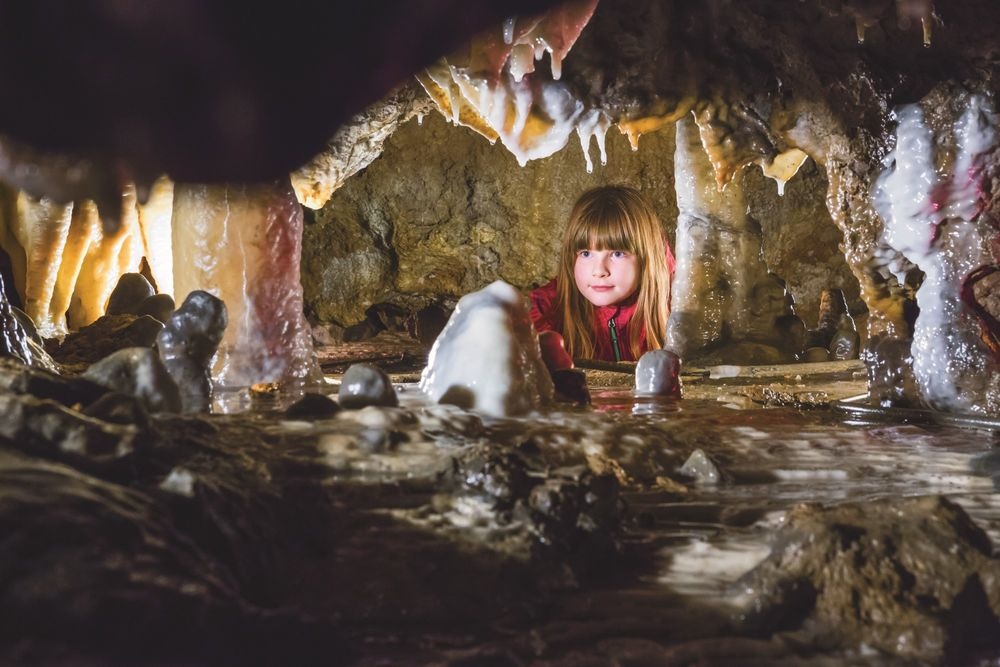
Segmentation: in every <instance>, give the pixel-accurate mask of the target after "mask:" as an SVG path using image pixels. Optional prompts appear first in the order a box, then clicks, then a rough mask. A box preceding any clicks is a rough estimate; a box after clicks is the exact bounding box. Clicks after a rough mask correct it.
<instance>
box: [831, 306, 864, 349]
mask: <svg viewBox="0 0 1000 667" xmlns="http://www.w3.org/2000/svg"><path fill="white" fill-rule="evenodd" d="M860 349H861V337H860V336H858V331H857V329H856V328H855V325H854V320H853V319H851V316H850V315H848V314H846V313H845V314H844V315H843V316H842V317H841V318H840V324H839V325H838V326H837V330H836V331H834V333H833V338H832V339H831V340H830V358H831V359H837V360H845V359H857V358H858V352H859V351H860Z"/></svg>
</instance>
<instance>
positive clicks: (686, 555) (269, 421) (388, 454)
mask: <svg viewBox="0 0 1000 667" xmlns="http://www.w3.org/2000/svg"><path fill="white" fill-rule="evenodd" d="M831 368H833V369H835V371H836V372H831V371H830V369H831ZM823 370H825V371H826V372H817V373H815V374H813V375H810V374H809V373H808V372H806V368H805V367H802V368H798V369H792V370H791V371H785V372H780V371H777V370H772V371H770V372H769V373H768V372H763V371H762V372H757V373H750V374H747V373H746V371H745V369H744V370H743V371H740V370H732V369H730V370H728V371H723V370H719V369H708V370H705V371H704V372H703V373H700V374H698V375H697V376H691V375H688V376H687V377H686V378H685V396H687V398H685V399H683V400H681V401H677V400H670V399H667V400H663V399H658V400H657V399H642V400H637V399H634V398H633V397H632V395H631V391H630V390H629V389H628V388H627V386H623V382H622V379H621V378H622V377H625V376H622V375H620V374H618V375H616V374H613V373H607V372H605V373H604V374H603V375H602V372H601V371H588V378H589V379H590V380H591V381H592V382H591V383H590V388H591V394H592V398H593V405H592V406H591V407H581V406H577V405H572V404H565V405H560V406H558V407H557V409H554V410H551V411H546V412H544V413H537V414H532V415H529V416H527V417H524V418H516V419H514V418H504V419H491V418H486V417H484V416H482V415H478V414H476V413H472V412H468V411H464V410H461V409H458V408H455V407H451V406H442V405H430V404H428V403H427V402H426V401H425V400H424V399H423V398H422V396H421V395H420V394H419V392H418V391H417V389H416V387H415V386H414V385H413V384H409V383H402V384H397V390H398V392H399V397H400V406H398V407H366V408H363V409H360V410H347V409H342V410H339V411H332V412H330V413H327V414H326V416H324V417H309V416H301V415H302V414H303V413H301V412H299V413H294V412H293V414H297V415H299V416H295V417H289V416H287V415H286V414H285V412H284V411H285V409H286V408H287V406H289V405H291V404H293V403H294V402H295V401H296V400H298V399H299V398H300V396H292V395H287V396H285V395H280V394H279V395H268V396H242V397H238V398H236V399H234V400H233V401H232V402H231V403H229V405H231V406H233V405H235V406H243V407H252V408H253V409H252V410H250V411H249V412H238V413H237V414H216V415H211V416H200V417H194V416H192V417H181V416H169V417H167V416H161V415H156V414H148V413H147V412H145V409H144V408H143V407H142V405H141V404H137V403H135V402H134V401H129V400H127V399H124V398H121V397H117V396H116V395H114V394H111V393H103V394H102V393H101V392H102V390H99V389H95V388H94V387H93V386H91V385H88V384H85V383H84V381H82V380H67V379H63V378H58V377H56V376H52V375H47V374H45V373H43V372H41V371H30V370H27V369H26V368H25V367H24V366H20V365H18V364H16V363H14V362H3V364H2V366H0V384H2V385H3V386H4V387H5V390H4V392H3V393H2V395H0V398H2V401H0V411H2V413H3V419H2V420H0V423H2V424H3V430H2V431H0V617H2V618H0V663H3V664H12V665H28V664H54V665H91V664H92V665H134V664H151V665H220V664H240V665H255V664H260V665H269V664H275V665H277V664H283V665H287V664H295V665H309V664H322V665H330V664H360V665H374V664H407V665H408V664H413V665H424V664H444V665H479V664H497V665H508V664H509V665H524V664H540V665H583V664H585V665H615V664H667V665H671V664H672V665H687V664H740V665H746V664H785V665H792V664H796V665H798V664H813V665H833V664H865V665H868V664H939V663H949V662H950V663H956V662H957V663H959V664H967V663H970V662H971V663H975V662H976V661H979V660H986V659H989V658H992V659H995V658H996V656H997V655H1000V650H998V648H997V646H996V643H995V642H996V639H995V638H996V637H998V636H1000V633H998V632H997V627H996V626H997V612H998V611H1000V585H998V582H1000V579H998V573H1000V568H998V565H997V560H996V558H995V556H994V549H993V546H992V545H993V544H994V543H995V541H996V539H997V538H998V535H1000V510H998V503H997V502H996V501H995V499H996V493H995V488H994V481H993V475H994V474H996V473H997V472H998V471H1000V465H998V464H996V460H998V457H996V455H995V451H996V450H994V449H993V447H994V442H995V438H994V436H993V434H992V433H991V432H990V431H988V430H985V429H959V428H954V427H948V426H941V425H933V424H921V425H913V424H902V423H898V422H876V421H869V422H867V423H861V422H858V421H849V420H845V418H844V416H843V415H842V414H841V413H838V412H835V411H832V410H829V409H827V408H826V407H817V406H820V405H824V406H825V403H824V402H823V401H820V400H819V399H818V398H817V397H819V396H821V395H822V396H824V397H826V398H828V399H831V400H832V399H835V398H843V397H846V396H849V395H852V394H854V393H856V392H857V391H858V387H859V384H860V386H861V387H863V385H864V380H863V377H862V379H859V378H858V377H856V375H857V374H858V370H857V369H854V368H853V366H850V365H849V364H847V362H844V364H842V365H841V366H833V367H826V368H824V369H823ZM741 373H743V374H742V375H741ZM713 375H714V376H715V377H713ZM725 375H728V377H721V376H725ZM862 375H863V371H862ZM394 377H395V379H396V380H397V382H398V381H399V379H400V378H403V379H405V378H406V376H399V375H397V376H394ZM616 378H617V380H616ZM334 379H335V378H334ZM765 390H769V391H770V392H771V394H772V396H771V399H769V400H767V399H766V397H765ZM326 393H327V394H328V396H330V397H335V396H336V393H337V385H336V383H335V382H332V383H330V384H328V385H327V391H326ZM806 394H809V395H812V396H813V399H814V400H812V402H807V401H804V400H801V398H802V396H804V395H806ZM775 396H776V397H777V398H774V397H775ZM782 396H786V397H791V398H788V399H787V400H786V399H785V398H782ZM796 396H798V397H799V398H796ZM305 414H309V413H308V411H307V412H306V413H305ZM693 454H697V456H696V457H695V458H697V460H698V461H700V464H699V466H700V467H696V466H694V465H693V464H692V465H686V464H687V463H688V462H689V461H690V460H691V459H692V455H693ZM709 464H710V465H711V466H712V467H714V469H715V470H716V471H717V473H718V474H716V475H714V476H713V475H709V474H701V473H699V472H698V470H705V469H706V468H705V466H707V465H709Z"/></svg>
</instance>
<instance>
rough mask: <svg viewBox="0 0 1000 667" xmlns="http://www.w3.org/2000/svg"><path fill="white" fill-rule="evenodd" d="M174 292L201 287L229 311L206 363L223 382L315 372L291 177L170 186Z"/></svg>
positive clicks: (294, 378)
mask: <svg viewBox="0 0 1000 667" xmlns="http://www.w3.org/2000/svg"><path fill="white" fill-rule="evenodd" d="M173 210H174V212H173V223H172V224H173V247H174V265H175V266H176V267H178V268H180V267H183V270H179V271H177V272H176V275H175V276H174V284H175V289H176V290H177V293H178V294H184V295H186V294H188V293H190V292H191V291H193V290H196V289H203V290H205V291H207V292H210V293H211V294H213V295H215V296H217V297H219V298H220V299H222V300H223V301H224V302H225V304H226V307H227V308H228V311H229V326H228V327H227V329H226V333H225V336H224V338H223V340H222V344H221V345H220V347H219V352H218V354H217V355H216V358H215V363H214V367H213V371H212V377H213V379H214V381H215V382H216V383H217V384H219V385H221V386H224V387H244V386H249V385H252V384H256V383H261V382H312V381H315V380H317V379H318V378H319V367H318V365H317V363H316V361H315V359H314V357H313V350H312V341H311V338H310V335H309V327H308V325H307V324H306V321H305V317H304V315H303V313H302V284H301V282H300V279H299V260H300V258H301V250H302V208H301V206H300V205H299V203H298V202H297V201H296V199H295V194H294V192H293V191H292V188H291V185H290V184H289V183H288V182H287V181H285V182H276V183H272V184H266V185H254V186H250V185H215V186H207V185H180V184H178V185H177V186H176V187H175V189H174V209H173Z"/></svg>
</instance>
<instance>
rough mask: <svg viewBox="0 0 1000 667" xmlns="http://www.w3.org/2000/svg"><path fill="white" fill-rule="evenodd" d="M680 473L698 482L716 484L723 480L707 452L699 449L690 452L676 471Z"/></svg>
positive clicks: (717, 467) (720, 472) (721, 474)
mask: <svg viewBox="0 0 1000 667" xmlns="http://www.w3.org/2000/svg"><path fill="white" fill-rule="evenodd" d="M678 472H680V474H682V475H685V476H687V477H691V478H693V479H694V480H695V481H696V482H698V483H699V484H718V483H719V482H722V481H724V480H723V473H722V471H721V470H720V469H719V466H718V465H716V463H715V461H713V460H712V459H711V458H710V457H709V456H708V454H706V453H705V452H704V451H702V450H701V449H696V450H694V451H693V452H691V456H689V457H688V459H687V461H685V462H684V465H682V466H681V467H680V470H679V471H678Z"/></svg>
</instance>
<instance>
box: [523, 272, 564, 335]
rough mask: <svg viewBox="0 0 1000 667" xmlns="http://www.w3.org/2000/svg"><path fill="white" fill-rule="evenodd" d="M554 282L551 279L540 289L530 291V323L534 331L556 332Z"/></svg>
mask: <svg viewBox="0 0 1000 667" xmlns="http://www.w3.org/2000/svg"><path fill="white" fill-rule="evenodd" d="M557 294H558V291H557V289H556V281H555V279H554V278H553V279H552V280H550V281H549V282H547V283H546V284H544V285H542V286H541V287H537V288H535V289H533V290H531V294H530V296H529V298H530V299H531V312H530V316H531V323H532V324H534V325H535V331H558V330H559V327H558V321H557V320H558V316H559V315H558V313H557V312H556V310H557V309H556V295H557Z"/></svg>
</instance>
